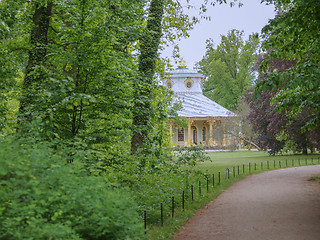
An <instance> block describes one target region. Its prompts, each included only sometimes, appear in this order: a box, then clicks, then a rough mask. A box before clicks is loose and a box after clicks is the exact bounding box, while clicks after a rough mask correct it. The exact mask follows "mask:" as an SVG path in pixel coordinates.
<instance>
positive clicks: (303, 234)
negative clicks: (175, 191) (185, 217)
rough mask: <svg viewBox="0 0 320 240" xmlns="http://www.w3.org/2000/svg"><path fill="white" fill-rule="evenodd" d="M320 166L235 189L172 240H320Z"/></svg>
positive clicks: (270, 175) (261, 177)
mask: <svg viewBox="0 0 320 240" xmlns="http://www.w3.org/2000/svg"><path fill="white" fill-rule="evenodd" d="M312 176H320V165H315V166H306V167H295V168H287V169H279V170H274V171H269V172H263V173H260V174H257V175H251V176H248V177H246V178H245V179H244V180H242V181H239V182H237V183H235V184H234V185H233V186H231V187H230V188H228V189H227V190H226V191H224V192H223V193H222V194H221V195H220V196H219V197H218V198H217V199H216V200H214V201H212V202H211V203H209V204H208V205H207V206H206V207H205V208H204V209H201V210H199V211H198V212H197V213H196V215H195V216H194V217H192V218H191V219H190V220H189V221H188V223H187V224H186V225H185V226H184V227H182V228H181V230H180V232H179V233H178V234H176V236H175V240H197V239H199V240H200V239H201V240H209V239H210V240H215V239H219V240H229V239H230V240H231V239H232V240H251V239H252V240H267V239H268V240H287V239H288V240H320V183H318V182H317V181H310V178H311V177H312Z"/></svg>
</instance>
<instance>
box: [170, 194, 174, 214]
mask: <svg viewBox="0 0 320 240" xmlns="http://www.w3.org/2000/svg"><path fill="white" fill-rule="evenodd" d="M171 210H172V217H174V197H172V209H171Z"/></svg>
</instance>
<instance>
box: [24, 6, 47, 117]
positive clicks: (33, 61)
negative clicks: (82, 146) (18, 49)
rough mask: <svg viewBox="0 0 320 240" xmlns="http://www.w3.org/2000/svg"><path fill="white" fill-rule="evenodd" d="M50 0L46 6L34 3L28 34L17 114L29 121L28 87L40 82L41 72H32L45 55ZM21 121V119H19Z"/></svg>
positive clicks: (29, 102)
mask: <svg viewBox="0 0 320 240" xmlns="http://www.w3.org/2000/svg"><path fill="white" fill-rule="evenodd" d="M52 5H53V4H52V2H48V3H47V5H46V6H41V7H39V5H38V4H37V5H36V9H35V12H34V14H33V23H34V27H33V28H32V30H31V34H30V43H31V49H30V50H29V59H28V65H27V67H26V75H25V78H24V82H23V89H22V96H21V99H20V107H19V114H20V117H21V118H22V119H24V120H27V121H31V120H32V119H31V114H30V113H29V114H27V113H26V112H27V108H28V107H30V105H32V103H33V102H32V99H33V96H31V95H30V93H29V92H30V88H31V87H32V84H33V83H35V82H41V80H42V76H41V74H40V75H39V74H38V73H37V74H33V73H34V71H35V69H36V68H37V67H38V66H41V65H43V64H44V62H45V60H46V55H47V45H48V30H49V21H50V17H51V14H52ZM20 123H21V121H20Z"/></svg>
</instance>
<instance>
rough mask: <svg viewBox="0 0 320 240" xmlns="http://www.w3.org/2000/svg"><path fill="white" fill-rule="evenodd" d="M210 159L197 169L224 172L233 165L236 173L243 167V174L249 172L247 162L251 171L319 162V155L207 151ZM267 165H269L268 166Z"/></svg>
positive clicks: (207, 171) (209, 172)
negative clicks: (272, 154)
mask: <svg viewBox="0 0 320 240" xmlns="http://www.w3.org/2000/svg"><path fill="white" fill-rule="evenodd" d="M208 155H209V156H210V158H211V161H206V162H203V163H199V164H198V165H197V169H199V170H201V171H203V172H206V173H208V174H211V173H215V172H216V173H217V172H219V171H220V172H225V170H226V168H229V169H230V171H232V170H233V167H235V170H236V175H237V174H238V171H237V167H238V166H239V168H240V174H241V173H242V172H243V165H244V167H245V175H248V174H249V163H250V165H251V173H255V172H261V171H265V170H272V169H278V168H280V167H281V168H285V167H292V166H295V167H297V166H300V165H301V166H302V165H312V164H319V163H320V162H319V161H320V160H319V158H320V155H319V154H310V155H301V154H295V155H294V154H284V155H277V156H269V154H268V153H267V152H260V151H235V152H208ZM268 166H269V167H268ZM255 169H256V170H255Z"/></svg>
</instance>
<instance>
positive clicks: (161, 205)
mask: <svg viewBox="0 0 320 240" xmlns="http://www.w3.org/2000/svg"><path fill="white" fill-rule="evenodd" d="M160 209H161V226H163V204H162V202H161V203H160Z"/></svg>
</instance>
